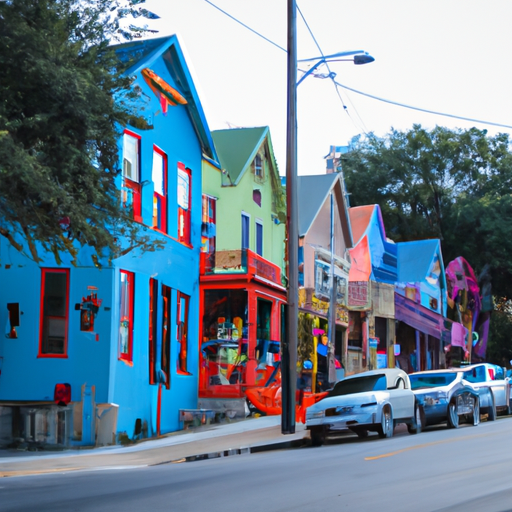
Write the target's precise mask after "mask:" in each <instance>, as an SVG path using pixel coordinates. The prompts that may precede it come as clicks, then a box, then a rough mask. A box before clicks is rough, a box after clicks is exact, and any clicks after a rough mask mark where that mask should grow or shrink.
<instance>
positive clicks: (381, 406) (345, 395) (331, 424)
mask: <svg viewBox="0 0 512 512" xmlns="http://www.w3.org/2000/svg"><path fill="white" fill-rule="evenodd" d="M421 415H422V411H421V410H420V406H419V405H418V404H417V402H416V398H415V396H414V393H413V392H412V391H411V384H410V382H409V376H408V375H407V374H406V373H405V372H404V371H403V370H399V369H398V368H383V369H381V370H372V371H369V372H363V373H358V374H356V375H351V376H350V377H346V378H345V379H343V380H340V381H339V382H337V383H336V384H335V386H334V388H333V389H332V390H331V391H330V392H329V394H328V395H327V396H326V397H325V398H324V399H323V400H320V401H319V402H317V403H316V404H314V405H312V406H311V407H309V408H308V409H307V411H306V428H307V429H308V430H309V431H310V433H311V442H312V444H313V446H320V445H321V444H323V442H324V440H325V437H326V436H327V435H329V434H335V433H339V432H342V431H347V430H351V431H352V432H354V433H356V434H357V435H358V436H359V437H366V436H367V435H368V431H376V432H377V433H378V434H379V436H380V437H391V436H392V435H393V429H394V427H395V425H396V424H398V423H406V424H407V428H408V430H409V432H410V433H411V434H416V433H418V432H420V431H421Z"/></svg>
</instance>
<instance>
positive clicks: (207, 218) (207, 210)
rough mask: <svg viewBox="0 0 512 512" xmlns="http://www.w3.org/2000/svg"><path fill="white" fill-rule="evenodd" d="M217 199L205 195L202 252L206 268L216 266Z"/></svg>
mask: <svg viewBox="0 0 512 512" xmlns="http://www.w3.org/2000/svg"><path fill="white" fill-rule="evenodd" d="M216 217H217V200H216V199H215V198H214V197H210V196H207V195H203V208H202V222H201V252H202V253H204V254H203V255H202V256H201V258H204V262H205V269H206V270H211V269H212V268H213V267H215V238H216V223H217V220H216Z"/></svg>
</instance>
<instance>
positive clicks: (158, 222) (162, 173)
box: [152, 147, 167, 233]
mask: <svg viewBox="0 0 512 512" xmlns="http://www.w3.org/2000/svg"><path fill="white" fill-rule="evenodd" d="M152 178H153V185H154V194H153V227H154V228H156V229H158V230H160V231H163V232H164V233H167V155H166V154H165V153H164V152H163V151H161V150H160V149H158V148H156V147H154V148H153V172H152Z"/></svg>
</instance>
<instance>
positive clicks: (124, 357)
mask: <svg viewBox="0 0 512 512" xmlns="http://www.w3.org/2000/svg"><path fill="white" fill-rule="evenodd" d="M121 274H125V275H126V277H127V281H128V295H129V297H128V300H129V305H128V321H129V326H130V328H129V330H128V353H123V352H121V347H120V346H119V348H118V350H119V360H120V361H124V362H126V363H128V364H131V363H133V317H134V315H133V299H134V296H135V274H134V273H133V272H129V271H128V270H120V272H119V283H121ZM120 309H121V294H119V310H120ZM119 313H120V314H121V311H119ZM121 320H122V319H121V318H119V322H121ZM118 342H119V341H118Z"/></svg>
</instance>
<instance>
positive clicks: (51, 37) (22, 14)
mask: <svg viewBox="0 0 512 512" xmlns="http://www.w3.org/2000/svg"><path fill="white" fill-rule="evenodd" d="M143 2H144V0H126V1H125V2H124V3H120V2H118V1H115V0H114V1H112V0H10V1H2V2H0V34H2V37H1V38H0V69H1V72H0V235H2V236H4V237H6V238H7V239H8V240H9V241H10V242H11V244H12V245H13V246H14V247H16V248H17V249H18V250H20V251H22V252H24V251H25V252H27V255H28V256H29V257H31V258H32V259H33V260H34V261H36V262H39V261H41V256H40V253H39V252H38V247H39V251H40V248H41V246H42V247H43V248H44V250H47V251H51V252H52V253H53V254H54V255H55V258H56V261H57V262H58V263H60V261H61V259H60V254H61V253H63V252H67V253H70V254H71V256H72V257H73V261H74V262H76V257H77V253H78V249H79V247H80V246H84V245H89V246H91V247H93V248H94V249H95V251H96V254H97V256H102V255H108V256H109V257H110V258H112V257H116V256H119V255H120V254H122V252H123V251H125V252H126V250H129V249H130V248H133V247H137V246H138V247H142V248H144V249H148V248H151V247H150V246H149V238H148V237H147V236H145V235H143V234H141V233H140V229H139V227H140V226H139V225H137V224H134V223H133V222H132V221H131V220H130V219H129V218H128V216H127V215H126V213H127V212H124V213H123V211H122V209H121V208H120V197H119V192H118V190H117V188H116V186H115V178H116V176H117V175H118V173H119V162H118V158H119V157H118V138H119V136H120V128H121V127H123V126H125V125H126V124H128V123H132V124H134V123H136V122H141V117H139V115H138V112H137V108H138V105H137V91H135V90H134V89H133V88H132V79H131V78H130V77H128V76H125V75H124V74H123V71H124V69H125V68H123V66H122V64H121V62H120V61H119V60H118V59H117V58H116V55H115V53H114V51H113V49H112V48H110V47H109V45H110V43H111V42H112V41H115V40H116V39H117V40H120V39H127V38H128V39H130V38H132V37H134V36H135V37H137V36H140V35H141V34H142V33H143V32H144V30H145V27H137V26H134V25H130V26H128V28H126V27H124V25H126V23H127V22H128V21H129V20H130V19H133V18H134V17H136V18H138V17H142V18H151V17H157V16H155V15H154V14H152V13H150V12H149V11H146V10H145V9H142V7H140V6H138V4H141V3H143ZM125 18H126V20H125ZM125 66H126V64H125ZM121 240H124V243H123V247H121ZM127 240H128V241H129V242H128V243H126V241H127ZM38 244H40V245H38ZM25 247H28V251H26V250H25Z"/></svg>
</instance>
